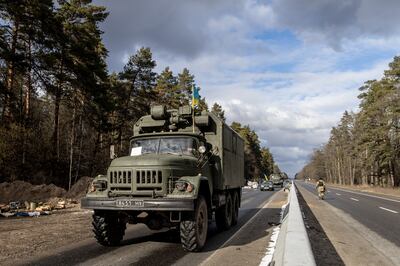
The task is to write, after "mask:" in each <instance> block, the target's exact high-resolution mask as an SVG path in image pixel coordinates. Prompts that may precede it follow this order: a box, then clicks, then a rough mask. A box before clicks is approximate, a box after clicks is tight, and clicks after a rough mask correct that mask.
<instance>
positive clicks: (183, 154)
mask: <svg viewBox="0 0 400 266" xmlns="http://www.w3.org/2000/svg"><path fill="white" fill-rule="evenodd" d="M192 112H194V111H193V109H192V108H191V107H190V106H182V107H180V108H179V109H173V110H167V109H166V108H165V107H164V106H153V107H152V108H151V114H150V115H146V116H143V117H142V118H140V119H139V120H138V121H137V122H136V123H135V125H134V128H133V137H132V138H131V140H130V151H129V154H128V155H127V156H124V157H120V158H116V159H113V160H112V162H111V164H110V166H109V168H108V171H107V175H99V176H97V177H96V178H95V179H94V181H93V183H92V185H91V187H90V188H89V191H88V193H87V195H86V197H84V198H83V199H82V202H81V205H82V207H83V208H87V209H94V214H93V227H94V228H93V231H94V233H95V237H96V239H97V241H98V242H99V243H100V244H102V245H105V246H113V245H118V244H119V242H120V241H121V240H122V238H123V236H124V233H125V229H126V224H127V223H132V224H136V223H144V224H146V225H147V226H148V227H149V228H150V229H153V230H159V229H161V228H165V227H166V228H179V229H180V238H181V242H182V246H183V248H184V249H185V250H188V251H199V250H201V249H202V247H203V246H204V244H205V242H206V238H207V230H208V222H209V220H211V219H212V214H213V213H215V221H216V224H217V227H218V228H219V229H221V230H225V229H228V228H230V227H231V226H232V225H234V224H236V223H237V219H238V211H239V207H240V201H241V187H242V186H243V185H244V182H245V179H244V141H243V139H242V138H241V137H240V136H239V135H238V134H237V133H236V132H235V131H234V130H232V129H231V128H230V127H229V126H227V125H226V124H225V123H224V122H223V121H222V120H221V119H219V118H218V117H217V116H216V115H215V114H213V113H210V112H205V111H203V112H201V113H200V112H199V113H197V112H196V113H192ZM193 122H194V123H193Z"/></svg>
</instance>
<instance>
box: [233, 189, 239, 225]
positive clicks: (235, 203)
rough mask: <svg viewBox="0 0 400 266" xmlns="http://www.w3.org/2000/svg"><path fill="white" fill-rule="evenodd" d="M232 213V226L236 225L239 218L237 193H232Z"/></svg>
mask: <svg viewBox="0 0 400 266" xmlns="http://www.w3.org/2000/svg"><path fill="white" fill-rule="evenodd" d="M232 198H233V202H232V204H233V213H232V225H236V224H237V222H238V217H239V195H238V193H237V191H235V192H233V196H232Z"/></svg>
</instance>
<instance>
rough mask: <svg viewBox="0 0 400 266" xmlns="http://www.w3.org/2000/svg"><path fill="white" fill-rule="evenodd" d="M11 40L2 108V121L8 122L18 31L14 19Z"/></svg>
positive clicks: (17, 23) (9, 118) (17, 25)
mask: <svg viewBox="0 0 400 266" xmlns="http://www.w3.org/2000/svg"><path fill="white" fill-rule="evenodd" d="M12 32H13V33H12V35H13V37H12V42H11V60H10V62H8V64H7V75H6V86H5V95H4V108H3V114H2V116H3V117H2V120H3V123H4V122H6V123H9V122H10V121H11V120H12V119H13V117H12V112H11V104H12V103H11V98H12V94H13V91H12V90H13V87H14V77H15V62H14V57H15V53H16V49H17V42H18V32H19V21H18V20H17V19H16V20H15V23H14V28H13V31H12Z"/></svg>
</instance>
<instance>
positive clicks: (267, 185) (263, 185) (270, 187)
mask: <svg viewBox="0 0 400 266" xmlns="http://www.w3.org/2000/svg"><path fill="white" fill-rule="evenodd" d="M260 190H261V191H266V190H271V191H273V190H274V183H272V181H264V182H262V183H261V186H260Z"/></svg>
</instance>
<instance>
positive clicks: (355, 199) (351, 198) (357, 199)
mask: <svg viewBox="0 0 400 266" xmlns="http://www.w3.org/2000/svg"><path fill="white" fill-rule="evenodd" d="M350 199H351V200H354V201H359V200H358V199H355V198H350Z"/></svg>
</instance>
